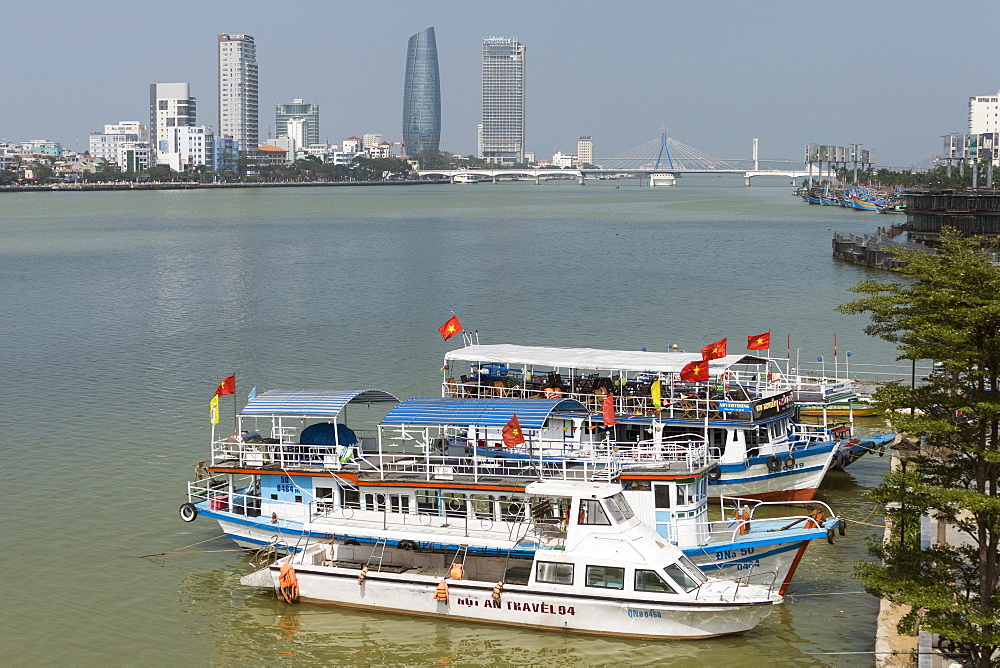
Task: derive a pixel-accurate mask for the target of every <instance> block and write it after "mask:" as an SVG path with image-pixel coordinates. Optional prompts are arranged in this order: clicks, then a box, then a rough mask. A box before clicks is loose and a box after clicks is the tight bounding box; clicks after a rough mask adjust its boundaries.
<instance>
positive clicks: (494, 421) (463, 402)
mask: <svg viewBox="0 0 1000 668" xmlns="http://www.w3.org/2000/svg"><path fill="white" fill-rule="evenodd" d="M553 413H558V414H566V415H567V417H568V416H569V415H573V416H576V417H580V416H581V414H586V413H587V407H586V406H584V405H583V404H581V403H580V402H579V401H577V400H576V399H455V398H445V399H442V398H437V397H432V398H422V397H417V398H414V399H407V400H406V401H404V402H402V403H400V404H399V405H398V406H396V407H395V408H393V409H392V410H391V411H389V414H388V415H386V416H385V419H383V420H382V424H405V425H477V426H487V427H502V426H504V425H505V424H507V423H508V422H510V419H511V418H512V417H513V416H514V415H517V422H518V424H519V425H521V428H522V429H541V428H542V426H543V425H544V424H545V421H546V420H547V419H548V418H549V416H550V415H552V414H553Z"/></svg>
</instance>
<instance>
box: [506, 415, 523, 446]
mask: <svg viewBox="0 0 1000 668" xmlns="http://www.w3.org/2000/svg"><path fill="white" fill-rule="evenodd" d="M502 433H503V444H504V445H506V446H507V447H508V448H513V447H514V446H515V445H521V444H522V443H524V434H523V433H522V432H521V425H520V423H518V421H517V413H515V414H514V415H511V416H510V421H509V422H507V424H505V425H504V426H503V430H502Z"/></svg>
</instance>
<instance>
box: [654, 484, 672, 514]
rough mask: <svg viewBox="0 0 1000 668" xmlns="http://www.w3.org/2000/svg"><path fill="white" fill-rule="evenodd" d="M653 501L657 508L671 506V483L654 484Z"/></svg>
mask: <svg viewBox="0 0 1000 668" xmlns="http://www.w3.org/2000/svg"><path fill="white" fill-rule="evenodd" d="M653 503H654V504H655V505H656V507H657V508H664V509H666V508H670V485H667V484H662V485H660V484H656V485H653Z"/></svg>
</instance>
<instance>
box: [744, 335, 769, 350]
mask: <svg viewBox="0 0 1000 668" xmlns="http://www.w3.org/2000/svg"><path fill="white" fill-rule="evenodd" d="M770 347H771V332H767V333H765V334H758V335H757V336H748V337H747V350H768V349H769V348H770Z"/></svg>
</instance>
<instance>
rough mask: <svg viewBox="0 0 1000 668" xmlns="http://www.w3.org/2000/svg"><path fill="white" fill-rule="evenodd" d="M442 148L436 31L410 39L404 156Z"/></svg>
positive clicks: (428, 31) (405, 104) (404, 102)
mask: <svg viewBox="0 0 1000 668" xmlns="http://www.w3.org/2000/svg"><path fill="white" fill-rule="evenodd" d="M440 146H441V80H440V76H439V75H438V57H437V42H436V41H435V40H434V28H427V29H425V30H421V31H420V32H418V33H417V34H416V35H413V36H412V37H410V41H409V43H408V45H407V48H406V76H405V79H404V82H403V153H404V154H405V155H416V154H417V153H420V152H421V151H425V150H427V149H433V150H435V151H437V150H439V148H440Z"/></svg>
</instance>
